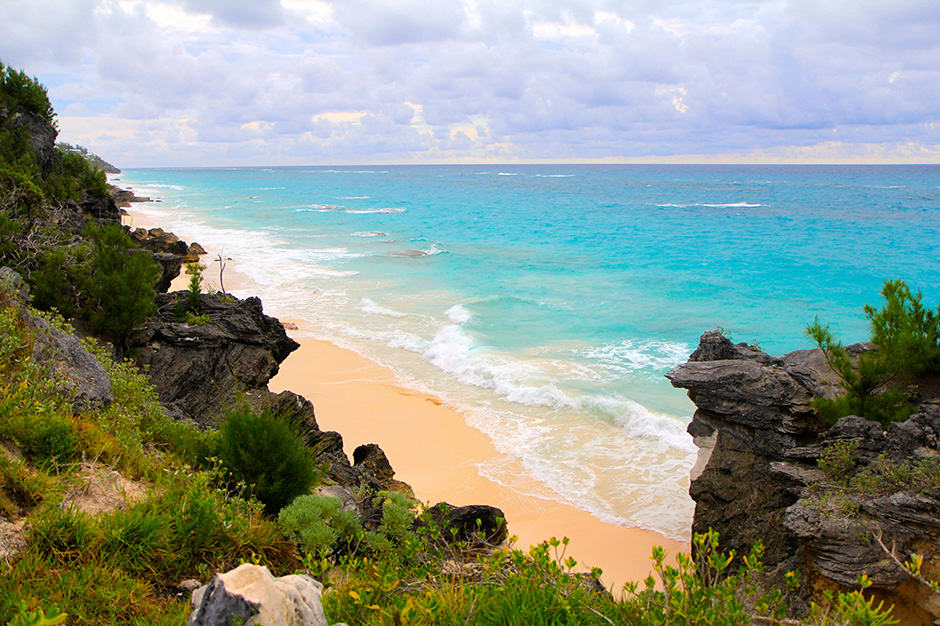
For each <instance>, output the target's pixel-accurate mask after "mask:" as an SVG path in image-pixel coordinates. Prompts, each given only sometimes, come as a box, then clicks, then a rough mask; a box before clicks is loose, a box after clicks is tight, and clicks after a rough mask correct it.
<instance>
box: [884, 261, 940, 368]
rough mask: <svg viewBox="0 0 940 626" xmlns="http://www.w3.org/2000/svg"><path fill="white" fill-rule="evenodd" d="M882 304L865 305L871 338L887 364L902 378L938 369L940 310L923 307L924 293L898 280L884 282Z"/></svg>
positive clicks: (939, 358) (939, 357)
mask: <svg viewBox="0 0 940 626" xmlns="http://www.w3.org/2000/svg"><path fill="white" fill-rule="evenodd" d="M881 295H882V297H884V299H885V304H884V306H883V307H882V308H881V309H880V310H878V309H875V308H874V307H872V306H867V305H866V306H865V316H866V317H868V320H869V322H870V323H871V341H872V343H874V344H875V345H876V346H878V350H879V352H881V358H882V359H883V360H884V361H885V362H886V364H887V367H888V368H889V369H890V370H892V371H893V372H896V373H897V375H898V376H899V377H900V378H901V379H904V380H911V379H913V378H916V377H918V376H921V375H923V374H929V373H934V372H938V371H940V309H938V311H937V312H934V311H931V310H929V309H927V308H925V307H924V305H923V302H922V299H923V296H922V295H921V293H920V292H919V291H918V292H917V293H916V294H913V293H911V290H910V288H909V287H908V286H907V285H906V284H905V283H904V282H903V281H900V280H889V281H887V282H885V284H884V287H883V288H882V290H881Z"/></svg>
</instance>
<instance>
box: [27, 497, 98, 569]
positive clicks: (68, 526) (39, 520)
mask: <svg viewBox="0 0 940 626" xmlns="http://www.w3.org/2000/svg"><path fill="white" fill-rule="evenodd" d="M92 532H93V527H92V522H91V519H90V518H89V517H88V515H86V514H85V513H82V512H81V511H79V510H78V509H74V508H71V507H68V508H60V507H49V508H47V509H46V510H45V511H44V512H42V513H40V514H38V515H36V516H34V517H33V518H32V526H31V527H30V531H29V542H30V547H31V548H32V549H35V550H37V551H39V552H41V553H43V554H47V555H49V556H50V557H52V558H54V559H56V560H57V561H60V562H69V561H72V560H73V559H77V558H79V557H80V556H82V553H83V552H84V551H85V550H86V548H88V546H89V544H90V543H91V537H92Z"/></svg>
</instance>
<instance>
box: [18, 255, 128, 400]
mask: <svg viewBox="0 0 940 626" xmlns="http://www.w3.org/2000/svg"><path fill="white" fill-rule="evenodd" d="M0 293H3V294H9V297H12V298H13V299H14V303H15V305H16V306H17V307H18V309H19V312H20V316H21V317H22V319H23V321H24V322H25V323H26V324H27V325H28V326H30V327H31V328H32V329H33V333H34V342H33V351H32V354H31V355H30V357H31V358H32V360H33V362H34V363H37V364H39V365H41V366H43V367H45V368H47V369H48V370H49V372H50V373H51V374H52V375H53V376H55V377H56V378H57V379H58V381H59V382H60V384H61V385H63V386H64V387H65V388H66V389H67V390H68V392H69V393H71V394H72V399H73V400H72V402H73V408H74V409H75V410H76V411H82V410H86V409H92V408H104V407H106V406H108V405H109V404H111V402H113V401H114V396H113V395H112V393H111V377H110V376H108V373H107V372H106V371H105V370H104V368H103V367H102V366H101V364H100V363H99V362H98V360H97V359H95V357H93V356H92V355H91V354H89V353H88V351H87V350H85V348H83V347H82V344H81V342H80V341H79V340H78V338H77V337H75V336H74V335H66V334H65V333H63V332H61V331H59V330H57V329H55V328H53V327H52V326H50V325H49V322H47V321H46V320H44V319H42V318H40V317H36V316H34V315H32V314H31V313H30V312H29V310H28V309H27V308H26V306H25V302H26V301H28V299H29V288H28V287H27V285H26V283H25V282H24V281H23V279H22V277H21V276H20V275H19V274H17V273H16V272H14V271H13V270H11V269H10V268H8V267H0Z"/></svg>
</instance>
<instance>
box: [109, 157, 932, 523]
mask: <svg viewBox="0 0 940 626" xmlns="http://www.w3.org/2000/svg"><path fill="white" fill-rule="evenodd" d="M120 184H122V185H124V186H129V187H132V188H134V189H136V190H137V191H138V193H139V194H141V195H151V196H155V197H159V198H161V199H162V200H163V202H162V203H157V204H148V205H135V207H134V208H133V209H132V210H131V211H132V213H133V212H137V211H140V212H145V213H147V214H148V215H150V216H152V217H154V218H155V219H156V220H157V221H159V223H161V224H163V225H164V226H165V227H166V228H168V229H170V230H173V231H174V232H176V233H177V234H179V235H180V236H182V237H183V238H185V239H188V240H196V241H199V242H200V243H202V244H204V245H205V244H208V245H211V246H213V247H216V248H221V249H222V251H223V253H224V254H225V255H226V256H229V257H232V258H233V259H235V261H236V262H237V263H238V264H239V270H240V271H242V272H244V273H246V274H248V275H249V277H250V278H252V279H253V280H254V281H255V282H256V283H257V286H256V287H253V288H252V290H251V291H252V293H257V295H260V296H261V298H262V300H263V301H264V305H265V310H266V311H268V312H269V313H272V314H275V315H280V316H285V317H296V318H302V319H305V320H307V321H308V322H309V323H310V327H311V328H312V329H313V332H314V334H315V335H316V336H318V337H320V338H325V339H330V340H332V341H334V342H336V343H338V344H340V345H343V346H345V347H349V348H352V349H354V350H356V351H358V352H360V353H362V354H364V355H366V356H368V357H371V358H373V359H375V360H377V361H379V362H381V363H383V364H386V365H388V366H390V367H392V368H393V369H394V370H395V371H396V373H398V375H399V376H400V377H401V378H402V379H403V380H404V381H405V382H406V383H409V384H411V385H412V386H415V387H418V388H420V389H423V390H427V391H430V392H433V393H435V394H437V395H440V396H441V397H442V398H444V399H445V400H447V401H449V402H451V403H452V404H454V405H456V406H458V407H461V408H462V409H463V410H464V414H465V416H466V418H467V421H468V422H469V423H470V424H472V425H473V426H475V427H477V428H479V429H481V430H483V431H484V432H485V433H486V434H487V435H489V436H490V438H491V439H492V440H493V441H494V443H495V444H496V446H497V448H499V449H500V450H501V451H503V452H505V453H506V454H508V455H510V456H511V457H513V458H515V459H517V460H519V461H520V462H521V466H522V467H524V468H525V471H526V472H527V473H528V474H529V475H531V476H534V477H535V478H537V479H538V480H539V481H540V483H541V484H542V485H543V486H544V492H543V493H542V494H541V495H544V496H546V497H552V498H557V499H563V500H567V501H570V502H572V503H573V504H575V505H577V506H580V507H581V508H584V509H586V510H589V511H590V512H592V513H594V514H595V515H597V516H598V517H600V518H601V519H604V520H606V521H610V522H613V523H618V524H624V525H631V526H641V527H645V528H651V529H654V530H658V531H660V532H663V533H665V534H667V535H669V536H672V537H676V538H683V537H685V536H686V535H687V533H688V526H689V522H690V519H691V513H692V503H691V500H690V499H689V498H688V495H687V490H688V469H689V468H690V467H691V464H692V462H693V459H694V446H692V443H691V439H690V438H689V437H688V435H687V434H686V433H685V425H686V424H687V422H688V420H689V417H690V416H691V413H692V410H693V407H692V405H691V403H690V402H689V401H688V400H687V399H686V397H685V395H684V393H683V392H682V391H679V390H675V389H672V388H671V387H670V386H669V384H668V382H667V381H666V380H665V379H664V378H663V373H664V372H666V371H668V369H669V368H671V367H673V366H674V365H676V364H679V363H681V362H683V361H684V360H685V359H686V357H687V356H688V354H689V353H690V352H691V351H692V350H693V349H694V347H695V345H696V344H697V341H698V337H699V335H700V334H701V333H702V332H703V331H705V330H708V329H712V328H715V327H719V326H720V327H722V328H724V329H725V331H726V333H728V334H730V335H732V336H733V337H734V339H735V340H736V341H748V342H758V343H760V345H761V346H762V347H763V348H764V349H765V350H767V351H769V352H772V353H781V352H784V351H788V350H793V349H798V348H805V347H810V344H809V341H808V340H807V339H806V338H805V336H804V328H805V326H806V324H808V323H810V322H811V321H812V320H813V317H814V315H819V317H820V319H822V320H824V321H828V322H830V323H831V324H832V326H833V328H834V329H835V330H836V332H837V333H839V334H840V335H842V336H843V337H845V339H847V340H849V341H855V340H859V339H861V338H863V336H864V335H865V333H866V322H865V319H864V317H863V315H862V306H863V304H865V303H873V302H876V301H877V300H878V297H879V296H878V293H879V289H880V286H881V284H882V283H883V281H884V280H886V279H888V278H903V279H905V280H907V281H908V282H909V284H911V285H912V286H913V287H915V288H919V289H922V290H923V291H924V292H925V296H926V298H927V300H928V302H931V303H936V300H937V295H938V294H937V291H938V289H937V287H938V285H940V269H938V265H937V263H936V262H935V259H936V256H937V252H938V246H937V242H938V241H940V238H938V234H940V167H936V166H859V167H853V166H841V167H840V166H467V165H464V166H407V167H392V166H383V167H374V168H372V167H368V168H363V167H302V168H242V169H239V168H225V169H164V170H139V169H138V170H127V171H125V172H124V174H123V175H122V176H121V181H120ZM209 271H212V270H211V269H210V270H209ZM238 295H247V294H238ZM519 465H520V464H519V463H507V464H504V465H502V466H491V467H483V468H481V471H482V472H483V473H484V474H485V475H487V476H489V477H491V478H493V479H494V480H497V481H499V482H501V483H504V484H508V485H512V484H513V483H514V480H515V478H517V477H516V476H514V475H513V472H515V471H517V470H515V469H509V468H510V467H513V468H515V467H518V466H519Z"/></svg>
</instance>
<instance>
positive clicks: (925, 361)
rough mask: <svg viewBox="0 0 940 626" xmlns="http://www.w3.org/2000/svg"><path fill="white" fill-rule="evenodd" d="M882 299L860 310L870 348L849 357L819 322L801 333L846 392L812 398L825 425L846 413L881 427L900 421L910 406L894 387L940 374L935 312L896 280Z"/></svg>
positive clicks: (939, 325) (887, 286)
mask: <svg viewBox="0 0 940 626" xmlns="http://www.w3.org/2000/svg"><path fill="white" fill-rule="evenodd" d="M881 295H882V296H883V297H884V299H885V304H884V306H883V307H882V308H881V309H876V308H875V307H873V306H870V305H866V306H865V315H866V317H868V320H869V321H870V322H871V343H872V344H874V350H869V351H865V352H861V353H859V354H858V355H851V354H849V352H848V351H847V350H846V349H845V348H844V347H843V346H842V344H841V343H840V342H838V341H837V340H836V339H835V338H834V337H833V335H832V332H831V331H830V330H829V327H828V326H823V325H822V324H821V323H820V322H819V319H818V318H817V319H815V320H814V321H813V323H812V324H811V325H809V326H808V327H807V329H806V332H807V334H808V335H809V336H810V337H811V338H812V339H813V340H814V341H815V342H816V345H817V346H819V348H820V349H821V350H822V351H823V354H825V356H826V360H827V361H828V363H829V366H830V367H831V368H832V370H833V371H834V372H835V373H836V374H837V375H838V376H839V379H840V385H841V386H842V388H843V389H844V390H845V394H844V395H842V396H839V397H837V398H833V399H828V398H817V399H816V400H814V402H813V406H814V407H815V408H816V410H817V412H818V413H819V416H820V418H821V419H822V420H823V421H824V422H825V423H827V424H832V423H835V421H836V420H838V419H839V418H840V417H843V416H845V415H859V416H862V417H867V418H869V419H874V420H877V421H879V422H881V424H882V425H883V426H884V427H885V428H887V427H888V425H889V424H890V423H891V422H895V421H902V420H904V419H906V418H907V417H908V416H909V415H910V413H911V408H912V407H911V405H910V403H909V402H908V401H907V398H906V397H905V395H904V393H903V392H902V391H901V390H900V389H898V388H896V387H895V386H893V385H895V384H897V383H902V382H911V381H913V380H915V379H916V378H917V377H919V376H922V375H924V374H929V373H933V372H937V371H940V312H938V313H935V312H934V311H930V310H928V309H925V308H924V306H923V304H922V302H921V299H922V296H921V294H920V292H918V293H917V294H912V293H911V290H910V288H908V286H907V285H906V284H905V283H904V282H903V281H900V280H889V281H886V282H885V284H884V287H883V288H882V290H881Z"/></svg>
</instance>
